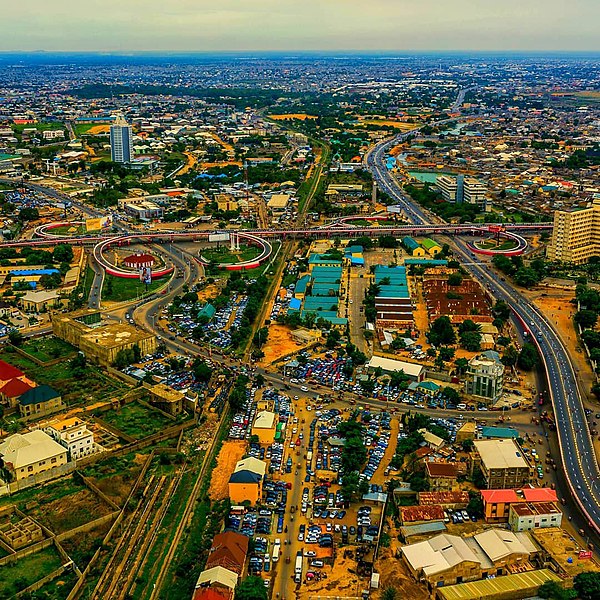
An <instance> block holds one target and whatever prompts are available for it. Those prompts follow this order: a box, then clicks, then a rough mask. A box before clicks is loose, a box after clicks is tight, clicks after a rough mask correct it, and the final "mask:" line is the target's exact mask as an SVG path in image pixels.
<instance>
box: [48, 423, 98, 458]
mask: <svg viewBox="0 0 600 600" xmlns="http://www.w3.org/2000/svg"><path fill="white" fill-rule="evenodd" d="M44 431H45V432H46V433H47V434H48V435H50V436H51V437H52V438H54V439H55V440H56V441H57V442H58V443H59V444H60V445H61V446H64V447H65V448H66V449H67V450H68V451H69V455H70V457H71V460H79V459H80V458H83V457H84V456H89V455H90V454H94V453H95V452H98V451H99V450H100V447H99V446H98V445H97V444H94V434H93V433H92V432H91V431H90V430H89V429H88V428H87V425H86V424H85V423H84V422H83V421H80V420H79V419H77V418H75V417H74V418H71V419H64V420H56V421H51V422H50V423H48V425H46V427H44Z"/></svg>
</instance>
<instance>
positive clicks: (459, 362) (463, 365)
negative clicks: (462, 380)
mask: <svg viewBox="0 0 600 600" xmlns="http://www.w3.org/2000/svg"><path fill="white" fill-rule="evenodd" d="M454 366H455V367H456V370H457V371H458V373H459V374H461V375H462V374H463V373H465V371H466V370H467V368H468V366H469V361H468V360H467V359H466V358H464V357H463V358H457V359H456V360H455V361H454Z"/></svg>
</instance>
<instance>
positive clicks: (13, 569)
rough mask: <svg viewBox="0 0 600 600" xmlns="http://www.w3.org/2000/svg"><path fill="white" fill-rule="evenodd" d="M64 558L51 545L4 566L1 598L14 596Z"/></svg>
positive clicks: (54, 568)
mask: <svg viewBox="0 0 600 600" xmlns="http://www.w3.org/2000/svg"><path fill="white" fill-rule="evenodd" d="M61 564H62V560H61V558H60V556H59V554H58V552H57V551H56V549H55V548H54V547H53V546H51V547H50V548H46V549H45V550H42V551H41V552H36V553H35V554H30V555H29V556H26V557H24V558H22V559H21V560H19V561H17V562H16V563H12V564H10V565H5V566H3V567H2V577H0V598H12V597H14V595H15V594H16V592H19V591H20V590H23V589H25V588H26V587H28V586H30V585H31V584H32V583H35V582H36V581H39V580H40V579H42V578H43V577H46V575H49V574H50V573H52V571H55V570H56V569H58V567H60V566H61Z"/></svg>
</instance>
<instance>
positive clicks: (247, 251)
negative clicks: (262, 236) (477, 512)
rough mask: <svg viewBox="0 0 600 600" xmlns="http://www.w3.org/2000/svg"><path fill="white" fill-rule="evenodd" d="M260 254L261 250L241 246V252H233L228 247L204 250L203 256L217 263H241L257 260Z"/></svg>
mask: <svg viewBox="0 0 600 600" xmlns="http://www.w3.org/2000/svg"><path fill="white" fill-rule="evenodd" d="M260 252H261V250H260V248H257V247H256V246H242V245H240V251H239V252H231V251H230V249H229V248H228V247H227V246H221V247H220V248H203V249H202V252H201V255H202V256H203V257H204V258H205V259H206V260H209V261H215V262H217V263H239V262H244V261H246V260H251V259H253V258H256V257H257V256H258V255H259V254H260Z"/></svg>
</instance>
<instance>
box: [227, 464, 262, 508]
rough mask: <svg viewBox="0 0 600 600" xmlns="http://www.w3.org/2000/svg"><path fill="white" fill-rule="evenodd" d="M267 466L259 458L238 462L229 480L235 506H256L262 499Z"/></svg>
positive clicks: (230, 496) (230, 493) (231, 497)
mask: <svg viewBox="0 0 600 600" xmlns="http://www.w3.org/2000/svg"><path fill="white" fill-rule="evenodd" d="M266 470H267V464H266V463H265V462H264V461H262V460H259V459H257V458H252V457H248V458H244V459H242V460H240V461H238V463H237V465H236V466H235V470H234V472H233V473H232V474H231V477H230V478H229V499H230V500H231V502H232V503H233V504H242V503H243V502H247V501H248V502H250V503H251V504H256V503H257V502H258V501H259V500H260V499H261V498H262V486H263V481H264V478H265V472H266Z"/></svg>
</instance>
